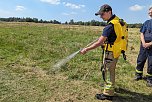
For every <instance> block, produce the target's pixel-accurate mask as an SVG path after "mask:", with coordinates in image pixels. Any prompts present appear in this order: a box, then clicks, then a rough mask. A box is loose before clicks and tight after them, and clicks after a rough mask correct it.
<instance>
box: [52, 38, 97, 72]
mask: <svg viewBox="0 0 152 102" xmlns="http://www.w3.org/2000/svg"><path fill="white" fill-rule="evenodd" d="M97 40H98V39H95V40H94V41H92V42H91V43H89V44H88V45H86V46H85V47H83V48H86V47H88V46H90V45H92V44H93V43H94V42H96V41H97ZM83 48H81V49H80V50H78V51H76V52H74V53H72V54H71V55H69V56H67V57H66V58H64V59H61V60H60V61H58V62H57V63H56V64H55V65H54V66H53V69H51V70H53V72H54V71H56V70H59V69H60V68H61V67H62V66H63V65H65V64H66V63H67V62H68V61H70V60H71V59H72V58H74V57H75V56H76V55H77V54H78V53H79V52H80V51H81V50H82V49H83Z"/></svg>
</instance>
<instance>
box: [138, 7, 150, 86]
mask: <svg viewBox="0 0 152 102" xmlns="http://www.w3.org/2000/svg"><path fill="white" fill-rule="evenodd" d="M148 14H149V16H150V17H151V18H152V7H151V8H149V13H148ZM140 32H141V34H140V40H141V45H140V51H139V55H138V58H137V67H136V74H135V80H137V81H138V80H141V79H142V78H143V68H144V64H145V62H146V60H147V59H148V66H147V77H146V80H147V85H148V86H151V87H152V19H150V20H147V21H145V22H144V24H143V25H142V27H141V29H140Z"/></svg>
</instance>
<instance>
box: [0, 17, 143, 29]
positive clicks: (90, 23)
mask: <svg viewBox="0 0 152 102" xmlns="http://www.w3.org/2000/svg"><path fill="white" fill-rule="evenodd" d="M0 21H4V22H35V23H52V24H68V25H85V26H106V25H107V23H106V22H99V21H96V20H91V21H87V22H83V21H77V22H75V21H74V20H73V19H71V20H70V21H69V22H68V21H66V22H65V23H61V22H59V21H57V20H50V21H47V20H42V19H40V20H39V19H38V18H30V17H26V18H24V17H23V18H20V17H9V18H0ZM141 26H142V24H141V23H135V24H128V27H129V28H140V27H141Z"/></svg>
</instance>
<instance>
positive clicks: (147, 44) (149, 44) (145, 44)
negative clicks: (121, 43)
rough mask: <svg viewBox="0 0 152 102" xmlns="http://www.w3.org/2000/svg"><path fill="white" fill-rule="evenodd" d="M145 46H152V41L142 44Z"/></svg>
mask: <svg viewBox="0 0 152 102" xmlns="http://www.w3.org/2000/svg"><path fill="white" fill-rule="evenodd" d="M142 45H143V47H144V48H149V47H150V46H152V43H151V42H149V43H143V44H142Z"/></svg>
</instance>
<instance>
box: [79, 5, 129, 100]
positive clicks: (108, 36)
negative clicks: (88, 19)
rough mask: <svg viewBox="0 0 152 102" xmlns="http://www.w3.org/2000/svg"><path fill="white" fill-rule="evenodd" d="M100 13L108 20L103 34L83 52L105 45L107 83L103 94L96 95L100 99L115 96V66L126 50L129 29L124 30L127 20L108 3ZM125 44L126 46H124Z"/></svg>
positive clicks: (102, 7) (108, 98)
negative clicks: (119, 16)
mask: <svg viewBox="0 0 152 102" xmlns="http://www.w3.org/2000/svg"><path fill="white" fill-rule="evenodd" d="M95 15H99V16H100V18H102V19H103V20H104V21H107V26H106V27H105V28H104V29H103V32H102V35H101V36H100V37H99V39H98V40H97V41H96V42H95V43H93V44H92V45H90V46H88V47H86V48H84V49H82V50H81V51H80V53H81V54H85V53H86V52H88V51H89V50H92V49H95V48H97V47H99V46H101V45H104V46H105V48H104V51H105V57H104V59H103V60H104V64H106V65H104V67H105V70H104V72H105V78H104V79H105V85H104V91H103V93H101V94H96V95H95V97H96V98H97V99H99V100H105V99H107V100H112V99H113V96H114V84H115V68H116V63H117V60H118V57H119V55H120V53H121V52H122V49H123V48H124V50H126V42H125V41H123V40H125V39H126V36H122V34H125V32H127V30H123V27H124V26H125V24H126V23H125V22H123V20H122V19H119V18H118V17H117V16H116V15H115V14H113V13H112V8H111V6H109V5H108V4H104V5H102V6H101V7H100V10H99V11H98V12H97V13H95ZM123 46H124V47H123Z"/></svg>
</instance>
